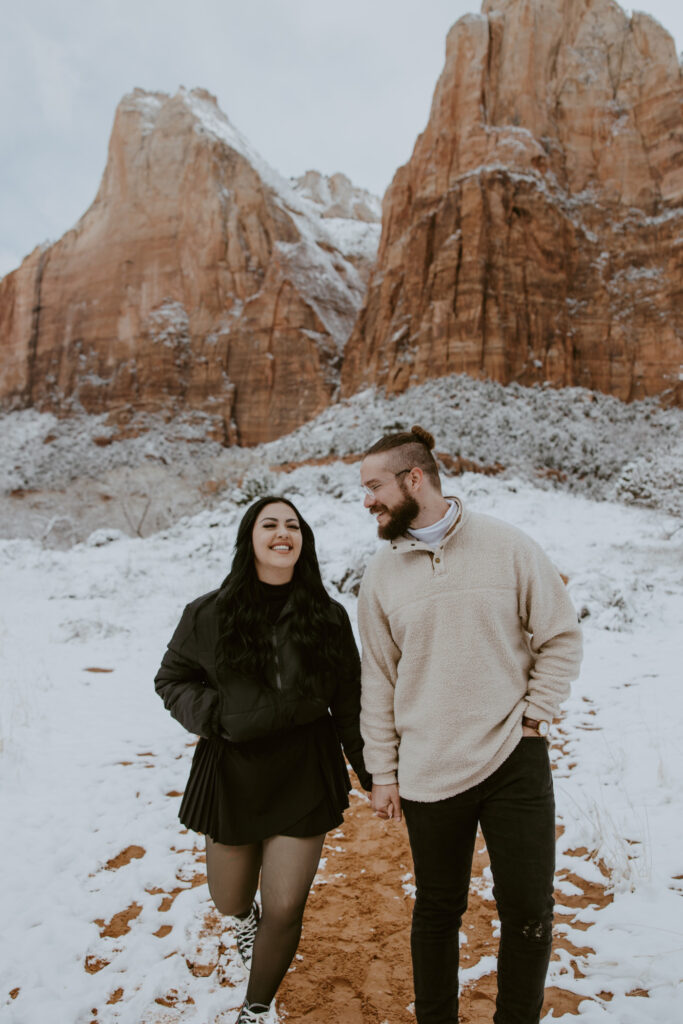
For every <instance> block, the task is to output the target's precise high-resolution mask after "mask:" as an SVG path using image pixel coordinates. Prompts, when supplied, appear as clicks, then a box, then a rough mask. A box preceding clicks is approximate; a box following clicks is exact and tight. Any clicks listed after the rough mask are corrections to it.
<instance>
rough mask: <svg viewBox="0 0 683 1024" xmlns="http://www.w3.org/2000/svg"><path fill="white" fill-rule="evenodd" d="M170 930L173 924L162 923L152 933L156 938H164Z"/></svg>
mask: <svg viewBox="0 0 683 1024" xmlns="http://www.w3.org/2000/svg"><path fill="white" fill-rule="evenodd" d="M172 931H173V925H171V924H162V926H161V928H157V930H156V931H155V932H154V933H153V934H154V936H155V937H156V938H157V939H165V938H166V936H167V935H169V934H170V933H171V932H172Z"/></svg>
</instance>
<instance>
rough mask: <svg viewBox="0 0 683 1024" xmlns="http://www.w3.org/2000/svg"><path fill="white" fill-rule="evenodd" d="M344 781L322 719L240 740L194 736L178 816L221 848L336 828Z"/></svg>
mask: <svg viewBox="0 0 683 1024" xmlns="http://www.w3.org/2000/svg"><path fill="white" fill-rule="evenodd" d="M350 789H351V783H350V781H349V774H348V770H347V768H346V762H345V761H344V756H343V754H342V750H341V746H340V743H339V739H338V737H337V733H336V730H335V727H334V722H333V721H332V717H331V716H330V715H323V716H322V718H319V719H317V721H315V722H311V723H310V724H309V725H305V726H300V727H299V728H297V729H294V730H292V731H291V732H287V733H281V734H277V735H274V736H268V737H265V738H264V739H258V740H251V741H248V742H246V743H231V742H229V741H228V740H224V739H221V738H220V737H215V738H212V739H200V740H199V742H198V744H197V747H196V749H195V753H194V757H193V759H192V767H191V769H190V776H189V778H188V780H187V786H186V788H185V793H184V795H183V799H182V803H181V805H180V812H179V817H180V820H181V822H182V823H183V825H185V826H186V828H190V829H193V830H194V831H195V832H201V833H203V834H204V835H208V836H210V837H211V839H213V840H214V841H215V842H218V843H225V844H227V845H229V846H239V845H242V844H244V843H254V842H258V841H259V840H261V839H266V838H268V837H269V836H275V835H287V836H297V837H302V838H303V837H306V836H314V835H320V834H322V833H323V832H328V831H330V829H333V828H336V827H337V826H338V825H340V824H341V822H342V820H343V813H344V810H345V809H346V808H347V807H348V806H349V795H348V794H349V790H350Z"/></svg>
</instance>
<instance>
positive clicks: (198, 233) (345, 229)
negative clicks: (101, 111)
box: [0, 89, 379, 444]
mask: <svg viewBox="0 0 683 1024" xmlns="http://www.w3.org/2000/svg"><path fill="white" fill-rule="evenodd" d="M305 177H306V178H307V179H309V178H311V175H310V174H309V175H307V176H305ZM313 192H315V194H313ZM376 208H377V201H376V200H374V199H373V197H370V196H368V195H367V194H363V193H362V192H361V191H360V190H354V189H353V186H352V185H351V183H350V182H348V179H346V178H344V177H343V176H342V175H335V176H333V177H332V178H330V179H323V178H322V176H318V180H317V184H316V188H315V190H312V189H311V188H310V185H309V186H308V187H301V186H297V187H296V188H295V187H294V186H293V185H292V184H290V182H288V181H286V180H285V179H284V178H282V177H281V176H280V175H278V174H277V173H276V172H275V171H274V170H272V168H270V167H269V166H268V165H267V164H266V163H265V162H264V161H263V160H262V159H261V158H260V157H259V156H258V154H257V153H255V152H254V151H253V150H252V149H251V147H250V146H249V143H248V142H247V141H246V140H245V139H244V138H243V137H242V136H241V135H240V133H239V132H237V131H236V130H235V129H234V127H233V126H232V125H231V124H230V122H229V120H228V119H227V117H225V115H224V114H223V113H222V112H221V111H220V110H219V108H218V106H217V104H216V101H215V99H214V98H213V97H212V96H211V95H210V94H209V93H207V92H204V91H203V90H193V91H191V92H188V91H186V90H182V89H181V90H180V91H179V92H178V93H177V95H175V96H173V97H169V96H167V95H166V94H164V93H148V92H143V91H142V90H135V92H133V93H131V94H130V95H128V96H126V97H124V99H123V100H122V101H121V103H120V104H119V107H118V109H117V112H116V117H115V121H114V127H113V132H112V136H111V140H110V145H109V157H108V161H107V166H106V169H105V172H104V176H103V178H102V182H101V185H100V189H99V191H98V194H97V196H96V198H95V200H94V202H93V204H92V206H91V207H90V209H89V210H88V211H87V212H86V213H85V214H84V216H83V217H82V218H81V220H80V221H79V223H78V224H77V225H76V226H75V227H74V228H73V229H72V230H71V231H69V232H67V234H66V235H64V237H63V238H61V239H60V240H59V241H58V242H57V243H55V244H54V245H51V246H48V247H43V248H41V249H36V250H35V251H34V252H33V253H32V254H31V255H30V256H29V257H27V259H26V260H25V261H24V262H23V263H22V265H21V267H19V269H18V270H16V271H14V273H12V274H9V275H8V276H7V277H5V278H4V279H3V280H2V281H1V282H0V346H1V349H2V365H1V368H0V402H1V403H2V405H3V406H4V407H5V408H17V407H26V406H34V407H36V408H39V409H45V410H51V411H56V412H58V413H60V414H63V413H65V412H69V410H79V409H85V410H86V411H87V412H93V413H100V412H110V413H111V414H112V415H113V416H117V417H118V418H119V420H120V421H121V422H122V423H124V422H125V421H126V419H127V417H128V416H129V415H130V414H131V413H132V411H133V410H135V411H136V412H140V411H150V412H153V411H161V412H165V413H168V415H172V414H174V413H177V412H179V411H182V410H188V409H189V410H198V411H201V412H202V413H209V414H211V416H212V418H213V419H212V422H213V431H212V432H213V436H214V437H215V438H216V439H219V440H228V441H231V442H233V441H237V440H239V441H241V442H242V443H246V444H253V443H257V442H260V441H265V440H269V439H270V438H274V437H279V436H281V435H282V434H284V433H287V432H288V431H290V430H292V429H293V428H295V427H297V426H298V425H300V424H301V423H303V422H305V421H306V420H308V419H310V418H311V417H312V416H314V415H315V414H316V413H318V412H320V411H321V410H322V409H324V408H325V407H326V406H327V405H328V403H329V402H330V400H331V397H332V396H333V394H334V393H335V390H336V388H337V387H338V376H339V364H340V357H341V353H342V350H343V347H344V344H345V342H346V340H347V338H348V336H349V334H350V331H351V328H352V326H353V323H354V320H355V317H356V314H357V311H358V309H359V307H360V304H361V302H362V299H363V295H364V292H365V285H366V281H367V275H368V272H369V268H370V264H371V262H372V260H373V258H374V254H375V251H376V247H377V244H378V241H379V224H378V223H376V221H377V219H378V218H377V216H376Z"/></svg>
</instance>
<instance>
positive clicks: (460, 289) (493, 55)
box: [342, 0, 683, 400]
mask: <svg viewBox="0 0 683 1024" xmlns="http://www.w3.org/2000/svg"><path fill="white" fill-rule="evenodd" d="M682 202H683V85H682V80H681V68H680V65H679V60H678V57H677V55H676V50H675V46H674V42H673V40H672V38H671V37H670V36H669V35H668V33H667V32H666V31H665V30H664V29H663V28H662V27H661V26H660V25H659V24H658V23H657V22H656V21H654V20H653V19H652V18H650V17H649V16H647V15H645V14H634V15H633V16H632V17H631V18H630V19H629V18H628V17H627V16H626V15H625V14H624V12H623V11H622V10H621V8H620V7H618V6H617V5H616V4H615V3H613V2H612V0H582V2H580V3H578V2H577V3H574V2H571V3H568V2H567V0H484V4H483V8H482V13H481V14H480V15H467V16H466V17H464V18H461V19H460V20H459V21H458V22H457V23H456V24H455V25H454V27H453V28H452V29H451V31H450V33H449V35H448V40H447V46H446V61H445V66H444V70H443V73H442V75H441V77H440V79H439V82H438V84H437V87H436V91H435V94H434V99H433V103H432V109H431V114H430V118H429V122H428V124H427V127H426V129H425V131H424V133H423V134H422V135H421V136H420V137H419V138H418V140H417V143H416V145H415V149H414V152H413V155H412V157H411V159H410V161H409V162H408V163H407V164H406V165H405V166H404V167H401V168H400V169H399V170H398V171H397V173H396V175H395V177H394V180H393V183H392V184H391V186H390V188H389V190H388V192H387V194H386V196H385V199H384V204H383V224H382V239H381V244H380V250H379V256H378V262H377V267H376V270H375V272H374V274H373V277H372V278H371V281H370V285H369V288H368V293H367V298H366V301H365V304H364V307H363V310H362V312H361V314H360V316H359V319H358V321H357V323H356V327H355V329H354V332H353V335H352V337H351V339H350V341H349V343H348V344H347V347H346V350H345V361H344V367H343V377H342V380H343V393H344V394H347V395H348V394H352V393H353V392H355V391H357V390H358V389H359V388H360V387H362V386H364V385H366V384H370V383H372V384H380V385H383V386H385V387H386V388H387V389H388V390H389V391H401V390H403V389H405V388H406V387H408V386H409V385H411V384H414V383H416V382H418V381H422V380H425V379H426V378H428V377H435V376H441V375H444V374H447V373H451V372H466V373H468V374H471V375H474V376H482V377H490V378H493V379H495V380H499V381H502V382H510V381H518V382H520V383H522V384H531V383H534V382H536V381H543V380H547V381H551V382H553V383H555V384H579V385H582V386H585V387H588V388H592V389H596V390H601V391H605V392H608V393H612V394H614V395H617V396H618V397H619V398H622V399H632V398H637V397H643V396H647V395H654V394H662V393H665V394H666V395H667V397H669V398H670V399H672V398H673V399H674V400H675V388H676V382H677V378H678V367H679V364H680V362H681V338H682V336H683V296H682V294H681V283H682V282H683V249H682V248H681V246H680V238H681V234H682V233H683V208H682ZM679 400H680V392H679Z"/></svg>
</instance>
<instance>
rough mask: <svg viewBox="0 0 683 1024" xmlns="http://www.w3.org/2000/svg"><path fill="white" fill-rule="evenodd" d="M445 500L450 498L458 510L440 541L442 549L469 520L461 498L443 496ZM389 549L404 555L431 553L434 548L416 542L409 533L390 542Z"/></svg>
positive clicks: (415, 538)
mask: <svg viewBox="0 0 683 1024" xmlns="http://www.w3.org/2000/svg"><path fill="white" fill-rule="evenodd" d="M444 497H445V498H450V500H451V501H454V502H455V503H456V505H457V506H458V508H459V512H458V515H457V517H456V519H455V522H454V523H451V525H450V526H449V528H448V530H447V531H446V535H445V537H444V538H443V540H442V541H441V543H440V545H439V547H443V546H444V545H445V544H449V543H450V542H451V541H452V540H453V538H454V537H455V535H456V533H458V532H459V531H460V530H461V529H462V527H463V525H464V524H465V523H466V522H467V519H468V518H469V511H468V510H467V509H466V508H465V506H464V505H463V503H462V498H456V497H455V495H454V494H445V495H444ZM390 544H391V548H392V550H393V551H395V552H396V553H397V554H399V555H405V554H407V553H409V552H411V551H433V550H434V548H433V546H432V545H431V544H425V543H424V541H421V540H418V539H417V537H411V535H410V534H409V533H404V534H403V535H402V536H401V537H397V538H396V540H392V541H390Z"/></svg>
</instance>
